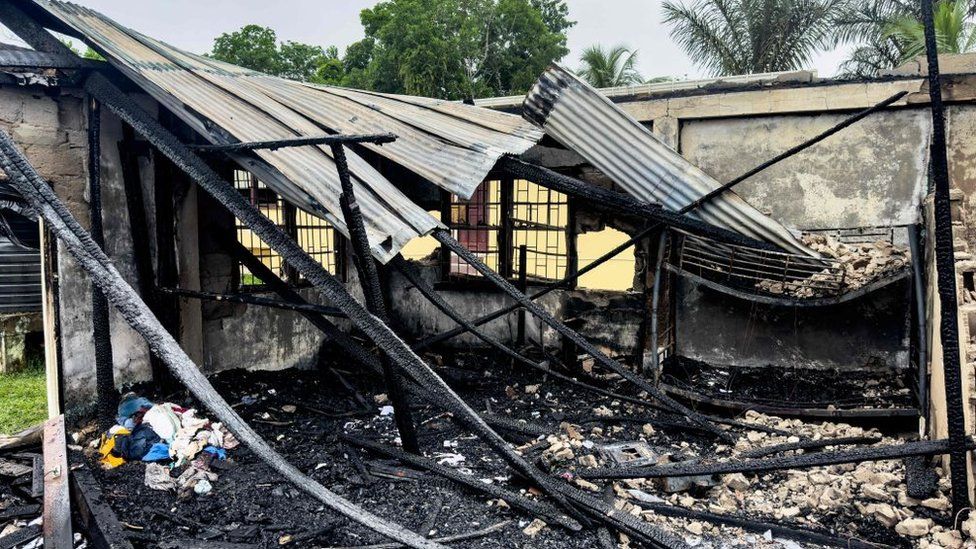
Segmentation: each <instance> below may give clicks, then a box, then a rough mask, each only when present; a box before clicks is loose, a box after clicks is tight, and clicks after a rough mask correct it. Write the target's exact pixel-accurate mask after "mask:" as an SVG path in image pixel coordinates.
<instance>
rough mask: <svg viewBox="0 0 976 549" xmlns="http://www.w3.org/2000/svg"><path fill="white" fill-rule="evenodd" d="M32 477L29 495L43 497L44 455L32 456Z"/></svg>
mask: <svg viewBox="0 0 976 549" xmlns="http://www.w3.org/2000/svg"><path fill="white" fill-rule="evenodd" d="M33 469H34V477H33V478H32V479H31V497H32V498H37V499H40V498H42V497H44V456H34V467H33Z"/></svg>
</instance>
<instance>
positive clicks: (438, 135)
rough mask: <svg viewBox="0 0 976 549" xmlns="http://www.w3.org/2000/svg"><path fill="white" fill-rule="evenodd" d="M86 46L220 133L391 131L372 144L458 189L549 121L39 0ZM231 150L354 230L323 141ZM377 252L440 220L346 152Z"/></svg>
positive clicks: (215, 136)
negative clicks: (239, 61) (267, 66)
mask: <svg viewBox="0 0 976 549" xmlns="http://www.w3.org/2000/svg"><path fill="white" fill-rule="evenodd" d="M36 4H37V5H38V6H40V7H41V8H43V9H45V10H46V11H47V12H49V13H50V14H51V15H52V16H54V17H55V18H57V19H58V20H60V21H61V22H63V23H64V24H66V25H67V26H68V27H70V28H72V29H74V30H75V31H76V32H78V33H80V34H81V35H83V36H84V37H85V38H86V39H87V41H88V42H89V45H90V46H92V47H93V48H94V49H95V50H96V51H98V52H99V53H101V54H102V55H103V56H105V58H106V59H107V60H108V61H109V62H110V63H111V64H112V65H113V66H115V67H116V68H118V69H119V70H120V71H122V72H123V73H124V74H126V75H127V76H128V77H130V78H131V79H132V80H133V81H135V82H136V84H137V85H139V86H140V87H141V88H143V89H144V90H146V92H148V93H149V94H150V95H152V96H153V97H154V98H155V99H156V100H157V101H159V102H160V103H161V104H163V105H164V106H166V107H167V108H168V109H170V110H172V111H173V112H174V113H175V114H176V115H177V116H178V117H179V118H180V119H181V120H183V121H184V122H186V123H187V124H189V125H190V126H191V127H192V128H194V129H195V130H197V131H198V132H199V133H201V134H202V135H203V136H205V137H206V138H207V139H208V140H210V141H211V142H213V143H217V144H220V143H228V142H238V141H265V140H276V139H289V138H294V137H301V136H315V135H321V134H323V133H331V132H334V133H343V134H368V133H387V132H389V133H393V134H396V135H397V136H398V139H397V141H396V142H395V143H390V144H386V145H383V146H378V145H365V147H366V148H368V149H371V150H372V151H374V152H375V153H376V154H378V155H380V156H382V157H384V158H386V159H388V160H390V161H391V162H393V163H396V164H399V165H400V166H402V167H403V168H406V169H407V170H409V171H411V172H413V173H416V174H417V175H419V176H421V177H423V178H425V179H427V180H429V181H431V182H432V183H434V184H436V185H438V186H440V187H442V188H444V189H446V190H448V191H450V192H452V193H454V194H457V195H460V196H462V197H465V198H467V197H470V196H471V194H472V193H473V192H474V189H475V188H476V187H477V186H478V184H480V183H481V181H482V180H483V179H484V178H485V176H486V175H487V174H488V171H489V170H491V168H492V167H493V166H494V164H495V162H496V161H497V160H498V158H499V157H500V156H501V155H503V154H521V153H522V152H524V151H525V150H527V149H528V148H529V147H531V146H532V145H534V144H535V143H536V142H537V141H538V140H539V139H541V137H542V135H543V132H542V131H541V130H539V129H537V128H535V127H533V126H532V125H531V124H529V123H527V122H526V121H524V120H521V119H520V118H518V117H516V116H512V115H506V114H504V113H498V112H494V111H490V110H487V109H482V108H478V107H472V106H469V105H462V104H451V103H446V102H441V101H436V100H431V99H424V98H412V97H403V96H395V95H384V94H376V93H366V92H358V91H354V90H348V89H343V88H330V87H325V86H315V85H311V84H305V83H300V82H294V81H290V80H284V79H281V78H277V77H272V76H268V75H265V74H262V73H258V72H255V71H251V70H247V69H243V68H241V67H237V66H234V65H230V64H227V63H222V62H219V61H215V60H213V59H208V58H206V57H203V56H200V55H196V54H192V53H188V52H185V51H182V50H179V49H177V48H174V47H172V46H170V45H168V44H165V43H163V42H160V41H158V40H156V39H153V38H151V37H148V36H145V35H143V34H141V33H139V32H137V31H134V30H131V29H128V28H126V27H123V26H121V25H119V24H118V23H116V22H114V21H112V20H111V19H109V18H107V17H105V16H104V15H102V14H100V13H98V12H96V11H94V10H91V9H88V8H85V7H83V6H78V5H75V4H71V3H67V2H60V1H57V0H36ZM254 155H255V156H256V157H257V158H255V156H248V155H240V156H235V158H236V159H237V160H238V161H239V162H240V163H241V164H242V165H243V166H245V167H246V168H247V169H249V170H251V171H252V172H254V173H255V174H256V175H258V177H259V178H261V179H262V180H263V181H265V182H266V183H267V184H268V185H269V186H270V187H271V188H272V189H274V190H275V191H276V192H278V193H279V194H280V195H281V196H282V197H284V198H285V199H286V200H288V201H290V202H292V203H294V204H295V205H296V206H298V207H300V208H302V209H304V210H306V211H308V212H309V213H312V214H314V215H317V216H320V217H323V218H325V219H327V220H329V221H330V222H331V223H333V224H334V225H335V226H336V228H337V229H338V230H339V231H340V232H342V233H343V234H346V235H348V231H347V230H346V227H345V224H344V223H343V221H342V211H341V209H340V207H339V194H340V192H341V190H340V184H339V178H338V174H337V172H336V168H335V163H334V162H333V160H332V152H331V150H330V149H329V147H327V146H316V145H310V146H303V147H291V148H282V149H278V150H258V151H254ZM347 155H348V159H349V165H350V170H351V172H352V175H353V178H354V184H355V185H356V197H357V199H358V201H359V202H360V205H361V207H362V210H363V215H364V217H365V221H366V229H367V233H368V236H369V241H370V245H371V248H372V250H373V254H374V256H375V257H376V258H377V259H378V260H380V261H382V262H384V263H385V262H386V261H388V260H389V259H391V258H392V257H393V256H394V255H396V253H397V252H398V251H399V250H400V249H401V248H402V247H403V246H404V245H406V243H407V242H409V241H410V240H412V239H413V238H416V237H418V236H422V235H426V234H428V233H430V232H431V231H432V230H434V229H436V228H439V227H442V225H441V224H440V222H439V221H438V220H436V219H435V218H433V217H431V216H430V214H428V213H427V212H426V211H425V210H424V209H423V208H421V207H420V206H418V205H416V204H414V203H413V202H412V201H411V200H410V199H409V198H407V197H406V196H405V195H404V194H403V193H401V192H400V191H399V190H398V189H397V188H396V187H394V186H393V184H392V183H390V182H389V181H388V180H387V179H386V178H385V177H384V176H383V175H382V174H380V173H379V172H378V171H377V170H376V169H374V168H373V167H372V166H371V165H370V164H369V163H367V162H366V160H364V159H363V158H362V157H361V156H358V155H356V154H354V153H353V152H352V151H349V152H348V153H347Z"/></svg>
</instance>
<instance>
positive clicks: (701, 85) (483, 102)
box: [474, 70, 818, 109]
mask: <svg viewBox="0 0 976 549" xmlns="http://www.w3.org/2000/svg"><path fill="white" fill-rule="evenodd" d="M817 79H818V78H817V71H813V70H809V71H782V72H763V73H755V74H736V75H732V76H719V77H716V78H702V79H698V80H676V81H674V82H655V83H652V84H637V85H635V86H616V87H612V88H599V90H600V93H601V94H602V95H605V96H607V97H609V98H611V99H613V98H628V97H637V96H639V97H644V96H651V95H664V94H672V93H674V92H685V91H689V90H703V89H722V90H726V89H729V88H736V87H743V86H749V85H753V86H754V85H756V84H766V85H772V84H779V83H784V82H793V83H795V82H813V81H814V80H817ZM523 102H525V96H524V95H510V96H507V97H486V98H483V99H475V100H474V104H475V105H477V106H479V107H488V108H491V109H509V108H514V107H518V106H520V105H522V103H523Z"/></svg>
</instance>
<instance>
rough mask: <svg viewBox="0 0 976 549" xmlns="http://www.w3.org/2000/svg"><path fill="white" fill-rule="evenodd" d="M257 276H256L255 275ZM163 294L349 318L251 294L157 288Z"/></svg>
mask: <svg viewBox="0 0 976 549" xmlns="http://www.w3.org/2000/svg"><path fill="white" fill-rule="evenodd" d="M255 276H256V275H255ZM156 291H157V292H159V293H161V294H166V295H175V296H179V297H188V298H191V299H202V300H206V301H228V302H231V303H244V304H247V305H257V306H259V307H269V308H272V309H282V310H285V311H297V312H309V313H313V314H318V315H324V316H331V317H335V318H347V317H346V313H344V312H342V311H341V310H339V309H337V308H335V307H326V306H325V305H313V304H311V303H295V302H293V301H283V300H280V299H270V298H267V297H261V296H257V295H250V294H218V293H215V292H200V291H196V290H186V289H184V288H156Z"/></svg>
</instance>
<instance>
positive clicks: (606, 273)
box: [577, 227, 637, 292]
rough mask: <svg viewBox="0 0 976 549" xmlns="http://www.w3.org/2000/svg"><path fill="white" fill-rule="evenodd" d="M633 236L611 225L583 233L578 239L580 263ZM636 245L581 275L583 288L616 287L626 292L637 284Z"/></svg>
mask: <svg viewBox="0 0 976 549" xmlns="http://www.w3.org/2000/svg"><path fill="white" fill-rule="evenodd" d="M629 239H630V235H628V234H627V233H625V232H623V231H618V230H617V229H613V228H610V227H607V228H606V229H604V230H602V231H595V232H589V233H582V234H580V235H579V237H578V239H577V242H578V244H577V246H578V248H579V261H580V265H582V266H585V265H588V264H590V263H592V262H593V261H595V260H596V259H597V258H599V257H600V256H602V255H603V254H605V253H607V252H608V251H610V250H612V249H614V248H616V247H617V246H619V245H621V244H623V243H624V242H626V241H627V240H629ZM634 252H635V250H634V246H631V247H630V248H627V249H626V250H624V251H623V252H621V253H620V254H619V255H617V257H614V258H613V259H611V260H610V261H607V262H606V263H604V264H603V265H600V266H599V267H597V268H596V269H594V270H592V271H590V272H588V273H586V274H585V275H583V276H581V277H580V279H579V282H578V285H579V287H580V288H587V289H590V290H614V291H620V292H625V291H627V290H630V289H631V288H633V286H634V273H635V272H636V271H637V259H636V256H635V255H634Z"/></svg>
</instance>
